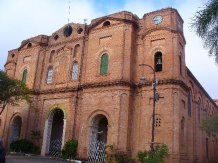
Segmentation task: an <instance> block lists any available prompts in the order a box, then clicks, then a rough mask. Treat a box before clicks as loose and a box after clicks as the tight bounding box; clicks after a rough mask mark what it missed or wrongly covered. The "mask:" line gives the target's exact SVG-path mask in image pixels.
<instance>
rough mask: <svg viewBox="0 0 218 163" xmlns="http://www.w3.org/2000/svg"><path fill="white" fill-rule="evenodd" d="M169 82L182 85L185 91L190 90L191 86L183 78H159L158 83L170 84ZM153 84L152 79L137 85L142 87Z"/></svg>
mask: <svg viewBox="0 0 218 163" xmlns="http://www.w3.org/2000/svg"><path fill="white" fill-rule="evenodd" d="M168 84H172V85H178V86H180V87H182V88H183V89H184V90H185V91H189V87H188V86H187V85H186V84H185V83H184V82H183V81H182V80H175V79H165V80H158V85H168ZM151 85H152V81H147V82H145V83H144V84H141V83H139V84H138V85H137V86H138V87H139V88H141V87H145V86H151Z"/></svg>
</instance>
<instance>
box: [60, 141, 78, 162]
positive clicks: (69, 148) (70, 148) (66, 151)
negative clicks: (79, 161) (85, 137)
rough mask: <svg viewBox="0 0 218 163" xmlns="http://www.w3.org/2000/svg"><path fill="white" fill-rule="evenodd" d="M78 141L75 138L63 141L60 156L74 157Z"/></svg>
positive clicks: (65, 157)
mask: <svg viewBox="0 0 218 163" xmlns="http://www.w3.org/2000/svg"><path fill="white" fill-rule="evenodd" d="M77 146H78V141H77V140H69V141H67V142H66V143H65V145H64V148H63V150H62V151H61V152H62V157H63V158H64V159H72V158H75V157H76V154H77V153H76V151H77Z"/></svg>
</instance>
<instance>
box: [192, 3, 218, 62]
mask: <svg viewBox="0 0 218 163" xmlns="http://www.w3.org/2000/svg"><path fill="white" fill-rule="evenodd" d="M192 27H193V28H194V29H195V31H196V33H197V35H198V36H199V37H201V38H202V39H203V41H204V46H205V47H206V48H208V49H209V54H210V56H214V57H215V61H216V63H217V64H218V0H208V1H207V3H206V4H205V5H204V7H203V9H202V10H200V11H198V12H196V14H195V16H194V17H193V21H192Z"/></svg>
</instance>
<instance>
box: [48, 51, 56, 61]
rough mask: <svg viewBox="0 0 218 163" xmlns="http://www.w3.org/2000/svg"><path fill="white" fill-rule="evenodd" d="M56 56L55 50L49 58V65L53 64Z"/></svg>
mask: <svg viewBox="0 0 218 163" xmlns="http://www.w3.org/2000/svg"><path fill="white" fill-rule="evenodd" d="M54 55H55V50H52V51H51V54H50V56H49V63H51V62H52V61H53V59H54Z"/></svg>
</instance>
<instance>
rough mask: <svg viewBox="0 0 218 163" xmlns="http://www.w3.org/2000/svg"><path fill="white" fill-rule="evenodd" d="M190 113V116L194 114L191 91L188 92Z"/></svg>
mask: <svg viewBox="0 0 218 163" xmlns="http://www.w3.org/2000/svg"><path fill="white" fill-rule="evenodd" d="M188 115H189V117H191V116H192V93H191V91H189V93H188Z"/></svg>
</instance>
